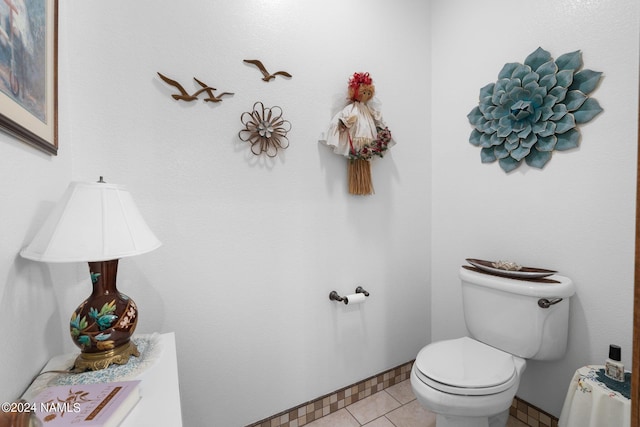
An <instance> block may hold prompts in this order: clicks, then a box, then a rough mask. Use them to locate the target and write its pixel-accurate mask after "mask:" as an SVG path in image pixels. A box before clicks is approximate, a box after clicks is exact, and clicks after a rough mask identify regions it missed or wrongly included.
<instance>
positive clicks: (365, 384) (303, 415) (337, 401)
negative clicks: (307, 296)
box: [245, 360, 558, 427]
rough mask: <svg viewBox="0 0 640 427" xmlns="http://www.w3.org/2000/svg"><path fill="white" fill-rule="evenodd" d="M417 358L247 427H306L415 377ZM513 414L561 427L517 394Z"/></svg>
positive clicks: (537, 424) (538, 426)
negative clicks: (413, 370)
mask: <svg viewBox="0 0 640 427" xmlns="http://www.w3.org/2000/svg"><path fill="white" fill-rule="evenodd" d="M413 362H414V360H411V361H409V362H407V363H403V364H402V365H399V366H396V367H395V368H391V369H389V370H387V371H384V372H382V373H380V374H378V375H374V376H372V377H369V378H366V379H364V380H362V381H358V382H357V383H355V384H352V385H350V386H347V387H343V388H341V389H339V390H337V391H335V392H332V393H329V394H326V395H324V396H322V397H318V398H317V399H313V400H310V401H308V402H306V403H303V404H300V405H298V406H295V407H293V408H291V409H287V410H286V411H282V412H279V413H277V414H275V415H272V416H270V417H268V418H265V419H263V420H260V421H257V422H255V423H252V424H249V425H247V426H245V427H302V426H304V425H305V424H308V423H310V422H312V421H315V420H317V419H319V418H322V417H324V416H327V415H329V414H332V413H334V412H337V411H339V410H340V409H342V408H344V407H346V406H349V405H351V404H352V403H355V402H357V401H359V400H362V399H364V398H366V397H369V396H371V395H372V394H375V393H377V392H379V391H382V390H384V389H386V388H388V387H391V386H393V385H395V384H398V383H401V382H402V381H405V380H408V379H409V377H410V376H411V367H412V366H413ZM509 414H510V415H511V416H513V417H515V418H517V419H518V420H520V421H522V422H523V423H525V424H527V425H528V426H531V427H558V419H557V418H556V417H554V416H553V415H551V414H549V413H547V412H545V411H543V410H541V409H540V408H537V407H535V406H534V405H531V404H530V403H528V402H526V401H524V400H522V399H520V398H519V397H517V396H516V397H515V398H514V399H513V403H512V404H511V407H510V408H509Z"/></svg>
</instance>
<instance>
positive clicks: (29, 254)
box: [20, 177, 161, 371]
mask: <svg viewBox="0 0 640 427" xmlns="http://www.w3.org/2000/svg"><path fill="white" fill-rule="evenodd" d="M160 244H161V243H160V241H159V240H158V239H157V238H156V236H155V235H154V234H153V232H151V230H150V229H149V227H148V226H147V224H146V223H145V222H144V220H143V219H142V216H141V215H140V211H139V210H138V208H137V207H136V205H135V203H134V202H133V198H132V197H131V194H130V193H129V192H128V191H127V190H125V189H124V188H122V187H121V186H118V185H114V184H108V183H106V182H104V181H103V179H102V177H100V181H98V182H96V183H87V182H72V183H71V184H69V187H68V188H67V190H66V192H65V193H64V195H63V196H62V199H61V200H60V201H59V202H58V204H57V205H56V206H55V208H54V209H53V212H52V213H51V215H50V216H49V217H48V218H47V220H46V221H45V223H44V224H43V226H42V228H41V229H40V230H39V231H38V233H37V234H36V236H35V237H34V239H33V241H32V242H31V244H29V245H28V246H27V247H26V248H24V249H23V250H22V251H21V252H20V255H22V256H23V257H24V258H27V259H31V260H35V261H42V262H88V263H89V272H90V274H91V282H92V283H93V292H92V293H91V295H90V296H89V298H87V299H86V300H85V301H84V302H83V303H82V304H80V306H78V308H77V309H76V310H75V311H74V312H73V314H72V315H71V324H70V330H71V337H72V339H73V342H74V343H75V344H76V345H77V346H78V347H80V350H81V353H80V355H79V356H78V357H77V359H76V362H75V370H77V371H85V370H99V369H104V368H106V367H108V366H109V365H111V364H112V363H116V364H120V365H124V364H126V363H127V362H128V361H129V358H130V356H131V355H134V356H139V355H140V354H139V352H138V349H137V348H136V345H135V343H133V342H132V341H131V335H132V334H133V331H134V330H135V328H136V325H137V322H138V310H137V307H136V304H135V302H134V301H133V300H132V299H131V298H129V297H128V296H126V295H124V294H122V293H120V292H118V289H117V288H116V274H117V271H118V260H119V259H120V258H124V257H129V256H132V255H140V254H143V253H145V252H149V251H152V250H154V249H156V248H158V247H159V246H160Z"/></svg>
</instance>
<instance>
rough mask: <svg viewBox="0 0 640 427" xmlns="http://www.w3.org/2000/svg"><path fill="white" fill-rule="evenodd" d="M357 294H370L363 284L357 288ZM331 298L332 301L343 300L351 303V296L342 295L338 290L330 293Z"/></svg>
mask: <svg viewBox="0 0 640 427" xmlns="http://www.w3.org/2000/svg"><path fill="white" fill-rule="evenodd" d="M356 294H364V296H365V297H368V296H369V292H367V291H366V290H365V289H364V288H363V287H362V286H358V287H357V288H356ZM329 299H330V300H331V301H342V302H344V303H345V304H349V298H348V297H346V296H344V297H341V296H340V295H338V292H336V291H331V293H330V294H329Z"/></svg>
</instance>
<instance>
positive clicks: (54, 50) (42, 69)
mask: <svg viewBox="0 0 640 427" xmlns="http://www.w3.org/2000/svg"><path fill="white" fill-rule="evenodd" d="M57 72H58V0H0V130H2V131H4V132H6V133H8V134H10V135H13V136H14V137H16V138H18V139H20V140H22V141H24V142H26V143H28V144H31V145H33V146H35V147H37V148H39V149H41V150H43V151H45V152H47V153H49V154H53V155H55V154H57V153H58V78H57V77H58V76H57Z"/></svg>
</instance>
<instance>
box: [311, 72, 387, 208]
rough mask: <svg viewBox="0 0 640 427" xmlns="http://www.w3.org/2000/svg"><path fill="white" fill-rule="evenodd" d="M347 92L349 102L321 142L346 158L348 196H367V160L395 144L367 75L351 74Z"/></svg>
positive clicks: (369, 190)
mask: <svg viewBox="0 0 640 427" xmlns="http://www.w3.org/2000/svg"><path fill="white" fill-rule="evenodd" d="M348 91H349V92H348V93H349V96H348V101H349V103H348V104H347V105H346V106H345V107H344V108H343V109H342V110H341V111H339V112H338V113H337V114H336V115H335V116H334V117H333V119H332V120H331V123H330V125H329V130H328V132H327V135H326V139H323V140H321V142H323V143H324V144H326V145H327V146H329V147H331V148H333V152H334V153H336V154H340V155H342V156H345V157H346V158H347V159H348V169H347V174H348V177H349V193H350V194H356V195H370V194H373V192H374V191H373V183H372V180H371V167H370V161H371V159H373V158H374V157H376V156H378V157H383V156H384V154H385V152H386V151H387V150H388V149H389V148H391V147H392V146H393V145H395V141H394V140H393V138H392V137H391V132H390V131H389V128H388V127H387V125H386V124H385V123H384V120H383V119H382V113H381V112H380V109H379V103H377V102H376V101H375V99H374V95H375V86H374V85H373V80H372V79H371V76H369V73H354V74H353V76H351V78H350V79H349V86H348Z"/></svg>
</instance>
